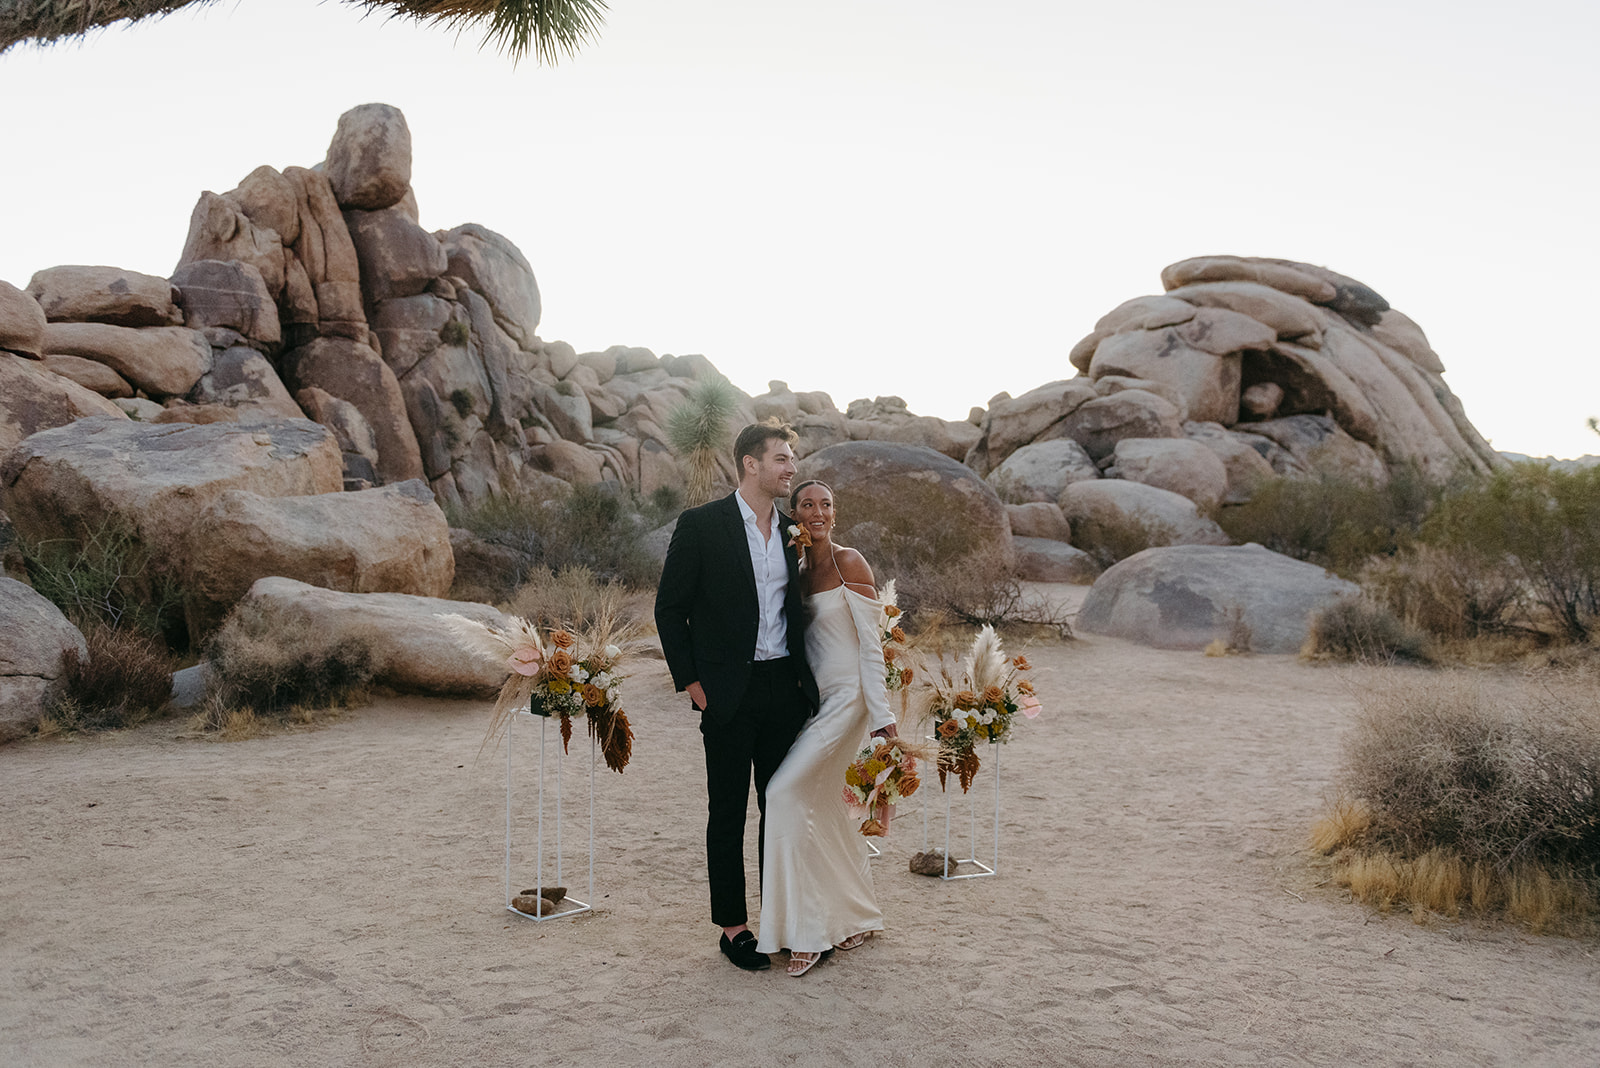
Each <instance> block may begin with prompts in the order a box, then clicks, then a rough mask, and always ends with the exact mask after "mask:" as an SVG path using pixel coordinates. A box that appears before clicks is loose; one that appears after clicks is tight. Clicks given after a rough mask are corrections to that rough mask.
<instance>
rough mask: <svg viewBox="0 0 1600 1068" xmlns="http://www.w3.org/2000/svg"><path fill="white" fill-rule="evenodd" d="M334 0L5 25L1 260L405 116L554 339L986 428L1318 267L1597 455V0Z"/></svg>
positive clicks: (95, 248) (1462, 390) (1475, 415)
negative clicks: (500, 247) (1129, 305)
mask: <svg viewBox="0 0 1600 1068" xmlns="http://www.w3.org/2000/svg"><path fill="white" fill-rule="evenodd" d="M479 40H480V37H479V35H477V34H474V33H469V34H467V35H465V36H462V37H459V38H458V37H457V36H455V35H454V34H451V33H448V32H444V31H441V30H435V29H427V28H424V27H420V26H417V25H415V24H411V23H400V22H386V21H383V20H381V19H379V18H366V19H363V18H362V17H361V16H360V14H359V11H358V9H357V8H355V7H352V6H350V5H348V4H344V3H334V2H321V3H319V2H317V0H223V2H222V3H219V4H215V5H211V6H208V7H203V8H201V9H199V10H198V11H193V12H185V13H180V14H177V15H173V16H170V17H168V18H166V19H163V20H158V21H155V22H147V23H144V24H141V25H139V26H137V27H134V28H131V29H130V28H126V27H123V28H116V29H112V30H109V31H106V32H103V33H98V34H96V35H94V36H93V37H92V38H91V39H90V40H89V42H88V43H87V44H86V45H76V44H74V45H67V46H57V47H55V48H52V49H49V50H45V51H40V50H37V49H32V48H28V49H22V50H17V49H14V50H13V51H12V52H10V53H8V54H6V55H4V56H0V102H3V103H0V136H3V141H0V143H3V145H4V147H5V151H4V158H3V160H0V222H3V229H0V278H3V279H5V280H7V281H9V282H12V283H13V284H15V285H19V286H25V285H26V284H27V282H28V279H29V277H31V275H32V274H33V272H34V271H36V270H39V269H41V268H44V267H48V266H52V265H54V264H58V263H106V264H113V265H116V266H121V267H125V268H130V269H133V270H139V271H146V272H149V273H152V274H159V275H167V274H170V273H171V271H172V269H173V267H174V266H175V265H176V262H177V258H178V253H179V252H180V250H181V249H182V245H183V239H184V234H185V232H186V230H187V226H188V218H189V213H190V211H191V209H192V208H193V206H194V203H195V201H196V199H197V198H198V196H199V194H200V191H201V190H203V189H210V190H213V191H216V192H222V191H224V190H227V189H231V188H232V187H233V186H234V185H236V184H237V183H238V181H239V180H240V179H241V178H243V177H244V175H246V174H247V173H249V171H251V170H252V169H253V168H255V167H256V166H258V165H260V164H262V163H269V164H271V165H273V166H275V167H280V168H281V167H285V166H290V165H302V166H309V165H311V164H314V163H316V162H317V161H318V160H320V159H321V158H322V156H323V154H324V152H325V151H326V148H327V144H328V140H329V138H330V137H331V136H332V133H333V130H334V126H335V124H336V123H337V121H338V117H339V115H340V113H341V112H343V111H345V110H347V109H348V108H350V107H353V106H354V105H356V104H361V103H366V102H369V101H383V102H386V103H389V104H394V105H396V106H397V107H399V108H401V109H402V110H403V111H404V112H405V114H406V118H407V121H408V122H409V124H410V127H411V132H412V139H413V144H414V149H415V163H414V171H413V185H414V187H415V188H416V192H417V198H418V200H419V202H420V205H421V211H422V223H423V225H424V226H427V227H429V228H430V229H435V228H437V229H443V228H447V227H450V226H454V225H457V224H459V223H463V222H479V223H482V224H484V225H486V226H488V227H490V228H491V229H494V230H498V231H500V232H501V233H503V234H505V235H506V236H507V237H509V238H511V239H512V240H513V241H514V242H516V243H517V245H518V246H519V247H520V248H521V249H522V250H523V252H524V253H525V254H526V255H527V257H528V259H529V261H530V262H531V263H532V264H533V267H534V271H535V273H536V274H537V276H538V279H539V286H540V290H541V292H542V294H543V299H544V321H543V323H542V325H541V328H540V331H539V333H540V335H541V336H542V337H544V338H547V339H554V338H561V339H565V340H567V341H570V342H571V343H572V344H573V345H575V346H577V347H578V349H579V350H580V351H584V350H588V349H598V348H604V347H606V346H608V345H612V344H628V345H643V346H646V347H648V348H650V349H652V350H654V351H655V352H657V353H666V352H674V353H689V352H701V353H704V354H705V355H706V356H708V357H710V358H711V360H712V361H713V362H714V363H715V364H716V365H717V366H718V367H719V368H720V369H721V370H722V371H723V372H724V373H725V374H727V375H728V376H729V377H730V378H732V379H733V381H734V382H735V384H737V385H738V386H740V387H741V388H743V389H745V390H747V391H749V392H751V393H761V392H764V391H765V390H766V383H767V381H768V380H769V379H782V380H785V381H787V382H788V383H789V384H790V386H791V387H793V388H795V389H799V390H807V389H822V390H826V391H827V392H828V393H830V394H831V395H832V396H833V398H834V400H835V402H836V403H838V404H839V405H840V407H843V406H844V405H845V404H846V403H848V402H849V401H850V400H851V399H853V398H856V397H862V396H875V395H879V394H888V393H893V394H898V395H900V396H902V397H904V398H905V399H906V401H907V402H908V403H909V404H910V406H911V408H912V410H913V411H916V412H919V413H922V414H929V415H940V416H944V417H946V418H961V417H964V416H965V415H966V413H967V410H968V408H970V407H971V406H973V405H982V404H985V403H986V402H987V401H988V399H989V398H990V397H991V396H992V395H994V394H995V393H997V392H999V391H1001V390H1006V391H1009V392H1011V393H1013V394H1017V393H1021V392H1023V391H1024V390H1027V389H1030V388H1032V387H1034V386H1036V385H1039V384H1041V383H1044V382H1047V381H1050V380H1052V379H1056V378H1067V377H1071V376H1072V375H1073V374H1075V372H1074V370H1073V369H1072V367H1071V366H1070V365H1069V364H1068V363H1067V352H1068V350H1069V349H1070V348H1071V347H1072V345H1073V343H1074V342H1076V341H1077V340H1078V339H1079V338H1080V337H1081V336H1083V335H1084V334H1086V333H1088V332H1089V330H1090V329H1092V327H1093V325H1094V321H1095V320H1096V319H1097V318H1099V317H1100V316H1101V315H1103V314H1104V313H1105V312H1106V311H1108V310H1110V309H1111V308H1112V307H1113V306H1115V305H1116V304H1118V303H1120V302H1121V301H1123V300H1125V299H1127V298H1129V297H1133V296H1138V295H1140V294H1143V293H1157V292H1160V291H1161V283H1160V278H1159V274H1160V271H1161V268H1162V267H1163V266H1165V265H1166V264H1168V263H1171V262H1173V261H1176V260H1180V259H1184V258H1187V257H1190V256H1197V255H1205V254H1214V253H1234V254H1240V255H1259V256H1280V257H1286V258H1289V259H1297V260H1305V261H1309V262H1312V263H1320V264H1324V265H1326V266H1328V267H1331V268H1333V269H1334V270H1337V271H1341V272H1343V273H1345V274H1348V275H1351V276H1353V277H1355V278H1358V279H1360V280H1361V281H1363V282H1366V283H1367V284H1369V285H1371V286H1372V287H1373V288H1375V289H1377V290H1378V291H1379V292H1380V293H1382V294H1384V296H1386V297H1387V298H1388V299H1389V301H1390V303H1391V304H1392V305H1393V306H1394V307H1396V308H1399V309H1400V310H1402V311H1404V312H1406V313H1407V314H1408V315H1410V316H1411V317H1412V318H1413V319H1415V320H1416V321H1417V322H1418V323H1420V324H1421V325H1422V327H1423V329H1424V330H1425V331H1426V332H1427V334H1428V336H1429V338H1430V340H1431V341H1432V343H1433V346H1434V348H1435V349H1436V350H1437V351H1438V352H1439V354H1440V355H1441V357H1442V358H1443V360H1444V363H1445V366H1446V368H1447V369H1448V373H1447V375H1446V381H1448V382H1449V383H1450V385H1451V387H1452V388H1453V389H1454V390H1455V391H1456V393H1457V394H1458V395H1460V397H1461V398H1462V400H1463V402H1464V403H1465V405H1466V409H1467V413H1468V415H1469V416H1470V417H1471V418H1472V420H1473V421H1474V423H1476V425H1477V426H1478V428H1479V429H1480V430H1481V431H1482V432H1483V433H1484V434H1485V435H1486V436H1488V437H1489V438H1490V439H1491V441H1493V443H1494V444H1495V446H1496V447H1498V448H1501V449H1507V450H1513V451H1518V452H1526V453H1530V454H1535V455H1544V454H1554V455H1558V456H1574V455H1578V454H1581V453H1600V437H1596V436H1595V435H1594V434H1593V433H1591V432H1590V431H1589V430H1588V429H1587V428H1586V427H1585V426H1584V420H1585V418H1586V417H1588V416H1591V415H1600V351H1597V349H1600V345H1597V344H1596V342H1595V341H1594V335H1593V333H1592V332H1591V331H1592V328H1591V326H1590V322H1589V321H1590V319H1591V318H1592V316H1591V314H1590V313H1589V312H1585V311H1584V309H1585V308H1593V307H1594V306H1595V294H1596V293H1597V292H1600V266H1597V265H1600V257H1597V256H1596V245H1597V243H1600V209H1597V207H1596V196H1595V188H1596V181H1597V175H1600V139H1597V133H1600V62H1597V61H1596V60H1595V57H1594V53H1595V48H1596V45H1597V43H1600V4H1597V3H1595V2H1593V0H1522V2H1519V3H1517V4H1514V5H1513V4H1506V3H1492V4H1491V3H1485V2H1481V0H1451V2H1444V0H1439V2H1435V0H1387V2H1378V0H1347V2H1344V3H1339V4H1309V3H1297V2H1292V0H1213V2H1211V3H1205V4H1199V3H1194V2H1192V0H1190V2H1178V0H1115V2H1111V0H1101V2H1100V3H1096V4H1074V3H1070V2H1068V0H1026V2H1025V0H989V2H988V3H986V4H982V5H975V4H971V3H970V2H968V3H957V2H954V0H809V2H807V3H803V4H792V3H791V4H784V5H779V4H775V3H763V2H759V0H615V2H614V3H613V4H612V10H611V13H610V16H609V17H608V19H607V23H606V27H605V29H604V30H603V32H602V35H601V37H600V39H599V40H598V41H597V42H596V43H593V44H591V45H590V46H589V47H588V48H586V49H585V50H584V51H583V52H582V53H580V54H579V55H578V56H577V57H576V58H574V59H571V60H567V61H564V62H563V63H562V64H560V65H559V66H557V67H554V68H541V67H538V66H536V65H534V64H533V63H532V62H531V61H527V62H524V63H523V64H521V65H520V66H516V67H514V66H513V65H512V64H511V62H510V61H509V60H507V59H505V58H503V57H502V56H500V55H499V54H498V53H495V52H492V51H481V50H480V49H479Z"/></svg>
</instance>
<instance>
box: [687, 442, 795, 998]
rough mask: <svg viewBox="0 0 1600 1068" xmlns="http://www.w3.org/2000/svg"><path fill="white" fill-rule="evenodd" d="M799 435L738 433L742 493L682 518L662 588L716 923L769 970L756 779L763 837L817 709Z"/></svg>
mask: <svg viewBox="0 0 1600 1068" xmlns="http://www.w3.org/2000/svg"><path fill="white" fill-rule="evenodd" d="M794 437H795V435H794V431H792V430H790V429H789V428H788V427H787V426H779V425H772V424H752V425H751V426H747V427H745V428H744V429H743V430H741V431H740V432H739V437H738V438H737V440H735V442H734V446H733V459H734V464H735V466H736V467H737V468H738V471H739V488H738V489H737V490H736V491H735V492H733V493H730V494H729V495H728V496H726V497H723V498H722V499H720V500H716V501H712V502H711V503H710V504H704V505H701V506H700V507H698V508H691V509H689V510H688V511H686V512H684V513H683V514H682V515H681V516H679V517H678V526H677V528H676V529H675V530H674V531H673V532H672V542H671V544H670V545H669V546H668V548H667V560H666V564H665V566H664V567H663V568H662V571H661V585H660V587H659V588H658V589H657V591H656V629H657V630H658V631H660V633H661V649H662V651H663V652H664V653H665V654H666V657H667V667H668V668H669V669H670V670H671V671H672V681H673V683H674V684H675V685H676V686H677V688H678V689H679V690H680V691H684V690H686V691H688V694H689V700H690V701H692V702H693V703H694V707H695V709H696V711H698V712H699V713H700V735H701V738H702V740H703V742H704V743H705V750H706V794H707V800H708V806H707V807H708V815H707V819H706V872H707V875H708V877H709V880H710V883H711V922H712V923H715V924H716V925H717V926H719V927H721V928H722V941H721V946H722V952H723V953H724V954H725V955H726V956H727V957H728V959H729V960H731V961H732V962H733V963H734V964H736V965H738V966H739V967H741V968H744V969H746V970H749V971H759V970H761V969H763V968H766V967H768V966H769V961H768V960H767V956H766V954H764V953H757V952H756V937H755V934H754V933H753V932H751V930H750V928H749V927H748V926H747V924H748V920H749V917H748V914H747V913H746V911H745V873H744V824H745V814H746V811H747V810H748V807H749V805H748V798H749V795H750V777H751V773H752V771H753V772H754V774H755V783H756V804H757V806H758V807H759V808H760V810H761V824H762V829H763V831H764V830H765V826H766V814H767V782H768V780H770V779H771V778H772V773H773V772H774V771H776V770H777V769H778V764H779V763H780V762H781V761H782V760H783V756H784V754H785V753H787V752H788V751H789V746H790V744H791V743H793V742H794V739H795V735H797V734H798V733H799V732H800V728H801V726H802V725H803V724H804V723H805V721H806V719H807V717H809V716H810V715H811V713H812V712H813V711H814V710H815V709H816V708H817V704H818V697H817V683H816V680H815V679H814V678H812V675H811V668H810V667H809V666H807V664H806V643H805V615H804V610H803V608H802V606H801V601H800V572H799V565H798V559H797V557H796V555H795V552H796V550H795V548H794V547H793V546H792V545H790V544H788V542H789V534H788V531H787V530H786V527H787V525H788V520H787V518H786V517H785V516H784V514H783V513H782V512H780V511H779V510H778V509H777V507H776V501H777V499H778V498H779V497H787V496H788V495H789V485H790V483H791V482H792V481H793V479H794V471H795V462H794V449H793V448H792V447H791V444H792V443H793V441H794Z"/></svg>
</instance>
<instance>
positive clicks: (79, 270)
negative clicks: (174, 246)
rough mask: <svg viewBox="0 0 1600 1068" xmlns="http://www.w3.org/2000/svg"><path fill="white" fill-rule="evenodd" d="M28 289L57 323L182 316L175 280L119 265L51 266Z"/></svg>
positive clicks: (164, 322)
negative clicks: (172, 281)
mask: <svg viewBox="0 0 1600 1068" xmlns="http://www.w3.org/2000/svg"><path fill="white" fill-rule="evenodd" d="M28 293H29V295H30V296H32V297H33V298H34V299H35V300H37V301H38V302H39V306H40V307H41V308H42V309H44V314H45V318H47V319H49V320H50V321H51V322H53V323H111V324H113V325H115V326H176V325H178V324H179V323H181V322H183V314H182V313H181V312H179V311H178V307H177V304H176V300H175V298H176V297H177V294H176V292H175V291H174V290H173V288H172V283H170V282H168V281H167V280H166V279H165V278H157V277H156V276H155V275H150V274H140V273H139V272H138V271H125V270H123V269H122V268H120V267H98V266H81V265H78V264H68V265H65V266H61V267H48V268H46V269H44V270H42V271H39V272H38V273H36V274H35V275H34V276H33V279H32V280H31V281H30V282H29V283H28Z"/></svg>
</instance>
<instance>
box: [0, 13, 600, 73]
mask: <svg viewBox="0 0 1600 1068" xmlns="http://www.w3.org/2000/svg"><path fill="white" fill-rule="evenodd" d="M212 2H213V0H98V2H96V0H6V2H4V3H0V52H4V51H5V50H6V49H8V48H10V47H11V46H12V45H14V44H17V43H18V42H20V41H33V42H35V43H37V44H50V43H52V42H55V41H59V40H62V39H64V38H73V37H82V36H84V35H85V34H87V33H88V32H89V31H90V30H93V29H98V28H100V27H102V26H110V25H112V24H114V23H118V22H136V21H138V20H139V19H145V18H151V17H152V16H158V15H167V14H171V13H172V12H174V11H178V10H180V9H182V8H186V7H198V6H200V5H201V4H209V3H212ZM344 2H345V3H349V4H359V5H361V6H362V7H364V8H366V9H367V10H368V11H370V12H383V13H386V14H387V15H388V16H389V17H390V18H412V19H417V20H419V21H422V22H432V23H437V24H439V25H442V26H444V27H445V28H447V29H448V28H451V27H455V28H461V29H465V28H466V27H468V26H483V27H485V28H486V33H485V34H484V43H485V44H489V43H491V42H492V43H493V44H494V45H495V47H496V48H498V49H500V50H501V51H502V52H505V53H506V54H507V55H509V56H510V57H511V58H512V59H513V60H518V59H521V58H522V57H523V56H525V55H527V54H528V53H529V52H532V53H533V55H534V58H535V59H537V60H538V61H539V62H541V63H550V64H554V63H555V62H556V61H557V60H558V59H560V58H561V56H562V55H568V56H570V55H573V54H574V53H576V52H577V50H578V48H579V46H581V45H583V44H585V43H587V42H588V41H589V40H591V39H592V38H593V37H594V36H595V35H596V34H597V33H598V32H599V30H600V24H601V22H602V21H603V18H604V17H603V15H602V14H601V13H602V12H604V11H605V10H606V5H605V0H344Z"/></svg>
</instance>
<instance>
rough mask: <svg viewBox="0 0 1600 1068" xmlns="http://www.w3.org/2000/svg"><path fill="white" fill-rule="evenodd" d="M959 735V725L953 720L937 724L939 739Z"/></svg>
mask: <svg viewBox="0 0 1600 1068" xmlns="http://www.w3.org/2000/svg"><path fill="white" fill-rule="evenodd" d="M960 733H961V724H959V723H957V722H956V721H955V720H953V719H947V720H945V721H944V722H943V723H941V724H939V737H941V738H954V737H955V736H956V735H958V734H960Z"/></svg>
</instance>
